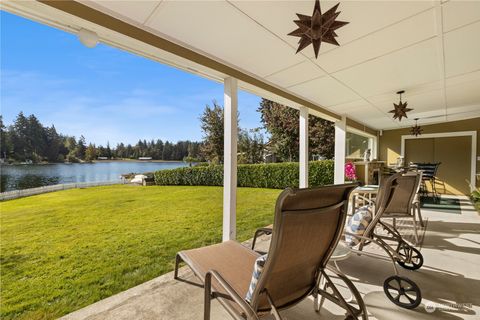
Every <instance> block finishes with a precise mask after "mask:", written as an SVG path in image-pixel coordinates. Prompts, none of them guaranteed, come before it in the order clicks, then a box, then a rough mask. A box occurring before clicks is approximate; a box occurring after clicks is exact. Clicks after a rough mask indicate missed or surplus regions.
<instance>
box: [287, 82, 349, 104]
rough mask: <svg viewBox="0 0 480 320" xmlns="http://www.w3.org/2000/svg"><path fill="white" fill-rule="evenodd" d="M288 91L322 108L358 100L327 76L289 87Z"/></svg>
mask: <svg viewBox="0 0 480 320" xmlns="http://www.w3.org/2000/svg"><path fill="white" fill-rule="evenodd" d="M289 90H290V91H292V92H294V93H297V94H300V95H302V96H304V97H307V98H308V99H310V100H312V101H317V102H318V103H319V104H320V105H321V106H324V107H328V106H332V105H336V104H340V103H345V102H349V101H354V100H357V99H358V96H357V95H356V94H355V93H354V92H352V91H351V90H349V89H348V88H346V87H345V86H343V85H341V84H340V83H339V82H338V81H335V80H334V79H332V78H330V77H328V76H325V77H322V78H318V79H314V80H311V81H307V82H304V83H301V84H299V85H296V86H293V87H290V88H289Z"/></svg>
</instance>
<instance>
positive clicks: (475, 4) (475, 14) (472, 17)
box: [443, 0, 480, 32]
mask: <svg viewBox="0 0 480 320" xmlns="http://www.w3.org/2000/svg"><path fill="white" fill-rule="evenodd" d="M478 20H480V1H478V0H475V1H448V2H447V3H445V4H444V5H443V32H448V31H450V30H452V29H455V28H458V27H461V26H464V25H466V24H469V23H472V22H475V21H478Z"/></svg>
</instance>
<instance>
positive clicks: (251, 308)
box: [175, 184, 367, 320]
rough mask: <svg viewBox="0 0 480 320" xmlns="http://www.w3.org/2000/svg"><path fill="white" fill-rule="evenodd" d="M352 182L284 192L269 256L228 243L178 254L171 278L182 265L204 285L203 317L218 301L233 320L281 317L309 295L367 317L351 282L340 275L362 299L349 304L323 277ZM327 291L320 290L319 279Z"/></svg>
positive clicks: (352, 316)
mask: <svg viewBox="0 0 480 320" xmlns="http://www.w3.org/2000/svg"><path fill="white" fill-rule="evenodd" d="M355 187H356V184H345V185H333V186H326V187H320V188H311V189H290V188H288V189H286V190H285V191H283V192H282V193H281V194H280V196H279V197H278V199H277V202H276V206H275V216H274V228H273V230H272V240H271V242H270V248H269V251H268V255H264V256H261V255H260V254H259V253H257V252H255V251H253V250H251V249H249V248H247V247H245V246H243V245H242V244H240V243H238V242H236V241H226V242H223V243H220V244H215V245H211V246H207V247H203V248H198V249H192V250H186V251H181V252H179V253H178V254H177V259H176V266H175V278H176V279H179V278H178V267H179V264H180V263H181V262H182V261H183V262H185V263H186V264H187V265H188V266H189V267H190V268H191V269H192V271H193V272H194V274H195V275H196V276H197V277H198V278H199V279H200V280H201V281H202V282H203V284H204V290H205V305H204V319H210V304H211V300H212V299H217V300H218V301H219V302H220V303H221V304H222V305H223V306H224V307H225V308H226V310H227V311H228V312H229V313H230V314H231V315H232V316H233V317H234V318H235V319H261V318H263V317H266V316H273V318H275V319H282V317H281V316H280V314H279V311H280V310H282V309H286V308H290V307H292V306H294V305H295V304H297V303H299V302H300V301H302V300H304V299H305V298H306V297H308V296H310V295H313V297H314V300H315V302H316V303H315V304H314V306H315V309H316V310H317V311H318V308H317V307H318V306H319V304H318V298H319V296H322V297H325V298H327V299H329V300H331V301H332V302H334V303H336V304H337V305H339V306H340V307H342V308H344V309H345V310H346V313H347V317H348V318H349V319H363V320H365V319H367V313H366V310H365V305H364V303H363V300H361V297H360V295H359V294H358V291H357V290H356V288H355V286H354V285H353V283H352V282H351V281H350V280H349V279H348V278H347V277H345V276H344V275H343V274H341V273H340V272H338V271H336V270H333V272H335V275H336V276H337V277H339V278H341V279H342V280H344V283H346V285H347V287H348V288H349V289H350V290H351V291H353V292H354V294H355V296H356V297H358V299H359V300H360V301H357V304H358V308H356V307H355V306H352V305H350V304H348V303H347V301H346V300H345V299H344V298H343V297H342V295H341V294H340V292H339V290H338V289H337V287H336V286H335V284H334V283H333V282H332V280H331V278H330V277H329V275H328V274H327V273H326V267H327V262H328V260H329V257H330V255H331V254H332V252H333V251H334V249H335V247H336V246H337V243H338V241H339V239H340V236H341V235H342V230H343V226H344V223H345V218H346V211H347V205H348V198H349V194H350V192H351V191H352V190H353V189H354V188H355ZM321 279H323V280H322V282H324V281H326V282H327V283H328V287H329V288H330V289H331V290H329V291H328V292H327V291H326V290H323V289H321V288H320V286H319V284H320V280H321Z"/></svg>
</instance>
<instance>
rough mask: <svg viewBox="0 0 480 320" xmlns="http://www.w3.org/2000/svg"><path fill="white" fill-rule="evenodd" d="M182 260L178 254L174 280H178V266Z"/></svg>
mask: <svg viewBox="0 0 480 320" xmlns="http://www.w3.org/2000/svg"><path fill="white" fill-rule="evenodd" d="M181 260H182V258H180V256H179V255H178V254H177V255H176V256H175V271H174V273H173V279H178V266H179V264H180V261H181Z"/></svg>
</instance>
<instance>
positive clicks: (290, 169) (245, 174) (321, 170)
mask: <svg viewBox="0 0 480 320" xmlns="http://www.w3.org/2000/svg"><path fill="white" fill-rule="evenodd" d="M333 167H334V164H333V161H332V160H322V161H311V162H310V165H309V184H310V186H312V187H314V186H321V185H326V184H331V183H333ZM237 172H238V173H237V180H238V186H239V187H252V188H273V189H284V188H286V187H294V188H295V187H298V183H299V165H298V162H286V163H268V164H241V165H239V166H238V171H237ZM155 184H157V185H182V186H222V185H223V166H222V165H210V166H197V167H188V168H178V169H172V170H160V171H156V172H155Z"/></svg>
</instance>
